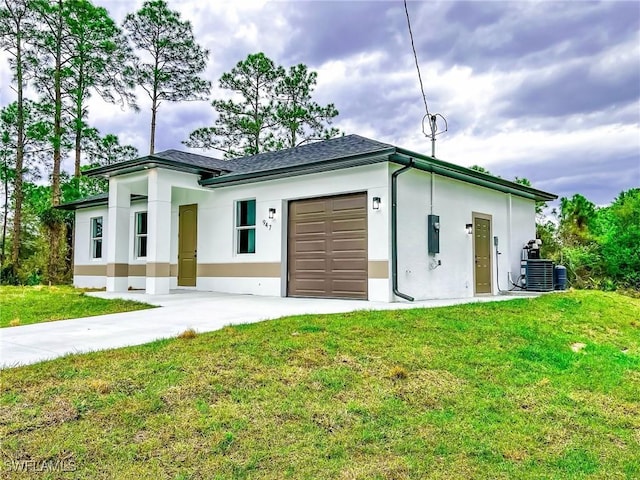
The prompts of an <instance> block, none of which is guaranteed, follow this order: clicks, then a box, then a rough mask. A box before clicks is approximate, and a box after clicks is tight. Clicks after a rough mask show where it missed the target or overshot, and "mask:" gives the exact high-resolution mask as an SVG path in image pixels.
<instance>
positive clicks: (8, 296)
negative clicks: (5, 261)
mask: <svg viewBox="0 0 640 480" xmlns="http://www.w3.org/2000/svg"><path fill="white" fill-rule="evenodd" d="M144 308H151V305H146V304H144V303H139V302H132V301H130V300H104V299H102V298H94V297H90V296H87V295H85V294H84V291H83V290H79V289H76V288H73V287H69V286H58V287H44V286H37V287H9V286H0V327H10V326H18V325H28V324H30V323H39V322H50V321H52V320H65V319H67V318H79V317H91V316H93V315H105V314H107V313H118V312H129V311H132V310H142V309H144Z"/></svg>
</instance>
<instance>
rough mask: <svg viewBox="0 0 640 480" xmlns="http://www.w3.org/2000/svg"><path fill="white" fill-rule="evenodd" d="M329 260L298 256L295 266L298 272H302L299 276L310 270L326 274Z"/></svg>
mask: <svg viewBox="0 0 640 480" xmlns="http://www.w3.org/2000/svg"><path fill="white" fill-rule="evenodd" d="M326 264H327V262H326V261H325V260H323V259H317V258H297V259H296V260H295V265H294V268H295V270H296V271H297V272H299V273H300V275H299V276H302V275H303V274H308V273H309V272H314V273H321V274H323V275H324V272H325V270H326Z"/></svg>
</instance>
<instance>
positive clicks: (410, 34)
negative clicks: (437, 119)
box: [404, 0, 429, 115]
mask: <svg viewBox="0 0 640 480" xmlns="http://www.w3.org/2000/svg"><path fill="white" fill-rule="evenodd" d="M404 13H405V14H406V15H407V26H408V27H409V37H410V38H411V49H412V50H413V58H414V60H415V61H416V70H418V80H419V81H420V91H421V92H422V100H423V101H424V108H425V110H426V111H427V115H429V106H428V105H427V96H426V95H425V93H424V84H423V83H422V75H421V74H420V64H419V63H418V54H417V53H416V46H415V44H414V43H413V31H412V30H411V20H410V19H409V9H408V8H407V0H404Z"/></svg>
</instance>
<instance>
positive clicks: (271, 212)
mask: <svg viewBox="0 0 640 480" xmlns="http://www.w3.org/2000/svg"><path fill="white" fill-rule="evenodd" d="M275 216H276V209H275V208H270V209H269V220H273V217H275Z"/></svg>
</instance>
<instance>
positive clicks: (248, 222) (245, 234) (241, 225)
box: [236, 200, 256, 253]
mask: <svg viewBox="0 0 640 480" xmlns="http://www.w3.org/2000/svg"><path fill="white" fill-rule="evenodd" d="M236 253H256V201H255V200H241V201H239V202H236Z"/></svg>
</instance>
